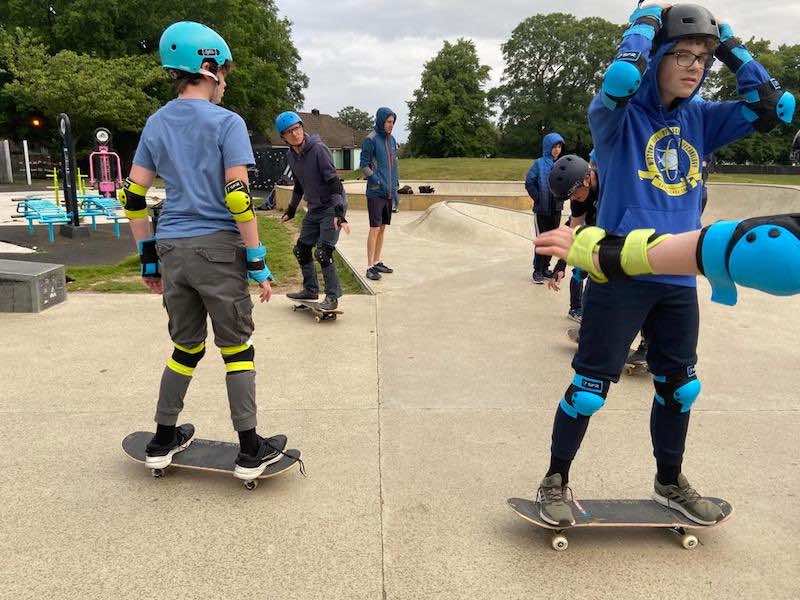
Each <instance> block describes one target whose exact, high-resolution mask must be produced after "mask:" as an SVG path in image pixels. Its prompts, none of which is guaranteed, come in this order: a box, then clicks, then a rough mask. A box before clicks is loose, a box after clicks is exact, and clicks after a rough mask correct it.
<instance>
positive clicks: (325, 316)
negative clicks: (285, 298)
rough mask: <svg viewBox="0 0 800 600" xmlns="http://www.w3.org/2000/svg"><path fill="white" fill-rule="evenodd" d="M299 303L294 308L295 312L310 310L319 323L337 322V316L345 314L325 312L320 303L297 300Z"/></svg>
mask: <svg viewBox="0 0 800 600" xmlns="http://www.w3.org/2000/svg"><path fill="white" fill-rule="evenodd" d="M294 302H297V304H295V305H294V306H293V307H292V310H293V311H298V310H308V311H311V313H312V314H313V315H314V320H315V321H316V322H317V323H319V322H321V321H335V320H336V315H341V314H343V313H342V311H341V310H339V309H336V310H323V309H322V308H320V306H319V302H311V301H310V300H295V301H294Z"/></svg>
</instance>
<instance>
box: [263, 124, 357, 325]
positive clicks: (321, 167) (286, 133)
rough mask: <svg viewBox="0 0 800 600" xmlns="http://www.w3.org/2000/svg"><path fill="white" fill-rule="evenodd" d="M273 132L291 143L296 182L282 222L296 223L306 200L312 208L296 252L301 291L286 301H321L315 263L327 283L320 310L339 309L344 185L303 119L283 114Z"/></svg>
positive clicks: (291, 165) (325, 149)
mask: <svg viewBox="0 0 800 600" xmlns="http://www.w3.org/2000/svg"><path fill="white" fill-rule="evenodd" d="M275 129H276V130H277V131H278V134H279V135H280V136H281V139H283V141H285V142H286V143H287V144H289V149H288V150H287V151H286V162H287V164H288V165H289V169H290V170H291V172H292V179H294V191H293V192H292V199H291V201H290V202H289V206H288V207H287V208H286V212H285V213H284V214H283V217H282V220H283V221H288V220H289V219H293V218H294V216H295V213H296V212H297V207H298V206H299V205H300V200H302V199H303V198H305V200H306V204H307V205H308V212H307V213H306V216H305V218H304V219H303V224H302V225H301V226H300V236H299V237H298V238H297V243H296V244H295V246H294V249H293V252H294V256H295V258H297V262H298V263H299V264H300V270H301V272H302V273H303V289H302V290H300V291H298V292H291V293H289V294H286V297H287V298H291V299H292V300H316V299H317V298H318V297H319V283H318V281H317V269H316V267H315V266H314V259H315V258H316V259H317V262H318V263H319V266H320V268H321V269H322V279H323V281H324V282H325V299H324V300H323V301H322V302H320V305H319V306H320V308H322V309H323V310H335V309H336V308H337V307H338V306H339V298H340V297H341V295H342V287H341V285H340V284H339V275H338V274H337V273H336V265H335V264H334V262H333V253H334V250H336V243H337V242H338V241H339V230H340V229H344V230H345V232H346V233H348V234H349V233H350V225H348V223H347V218H346V214H347V202H346V200H345V193H344V186H342V180H341V179H339V175H338V174H337V173H336V167H335V166H334V164H333V158H332V157H331V151H330V150H329V149H328V147H327V146H326V145H325V144H323V143H322V139H321V138H320V137H319V136H318V135H309V134H308V133H306V132H305V129H304V128H303V121H302V120H301V119H300V115H298V114H297V113H296V112H292V111H286V112H282V113H281V114H279V115H278V116H277V118H276V119H275ZM315 247H316V249H315Z"/></svg>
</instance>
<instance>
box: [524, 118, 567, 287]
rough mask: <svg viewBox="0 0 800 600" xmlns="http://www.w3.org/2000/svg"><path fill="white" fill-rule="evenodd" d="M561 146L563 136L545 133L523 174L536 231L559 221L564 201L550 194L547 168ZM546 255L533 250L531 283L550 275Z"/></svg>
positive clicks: (560, 150)
mask: <svg viewBox="0 0 800 600" xmlns="http://www.w3.org/2000/svg"><path fill="white" fill-rule="evenodd" d="M563 149H564V138H563V137H561V136H560V135H559V134H558V133H548V134H547V135H546V136H544V138H543V139H542V156H541V158H538V159H536V160H535V161H534V162H533V164H532V165H531V168H530V169H528V174H527V175H526V176H525V190H526V191H527V192H528V195H529V196H530V197H531V200H532V201H533V212H534V214H535V215H536V228H537V229H538V230H539V233H544V232H545V231H550V230H551V229H555V228H556V227H558V226H559V225H560V224H561V209H562V208H563V206H564V201H563V200H559V199H557V198H555V197H554V196H553V194H551V193H550V171H552V170H553V163H555V161H556V160H558V157H559V156H561V152H562V150H563ZM552 276H553V273H552V271H550V257H549V256H542V255H538V254H536V253H534V255H533V277H532V278H533V283H535V284H537V285H542V284H543V283H544V279H545V277H552Z"/></svg>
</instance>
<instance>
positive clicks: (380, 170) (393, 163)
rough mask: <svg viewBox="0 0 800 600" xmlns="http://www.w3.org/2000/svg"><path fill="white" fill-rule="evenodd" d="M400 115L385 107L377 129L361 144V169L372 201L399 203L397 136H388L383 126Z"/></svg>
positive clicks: (376, 122) (379, 117)
mask: <svg viewBox="0 0 800 600" xmlns="http://www.w3.org/2000/svg"><path fill="white" fill-rule="evenodd" d="M389 117H394V119H395V123H397V115H396V114H395V113H394V111H392V109H391V108H386V107H385V106H384V107H381V108H379V109H378V113H377V115H376V116H375V128H374V131H371V132H370V134H369V135H368V136H367V137H366V139H364V142H363V143H362V144H361V162H360V163H359V168H360V169H361V171H362V173H364V176H365V177H366V178H367V196H368V197H370V198H389V199H391V200H392V201H393V202H394V203H395V204H396V203H397V188H399V187H400V179H399V176H398V173H397V141H395V139H394V136H393V135H386V131H385V130H384V128H383V126H384V123H386V119H388V118H389Z"/></svg>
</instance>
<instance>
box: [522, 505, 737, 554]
mask: <svg viewBox="0 0 800 600" xmlns="http://www.w3.org/2000/svg"><path fill="white" fill-rule="evenodd" d="M706 500H710V501H711V502H713V503H714V504H716V505H718V506H719V507H720V508H721V509H722V513H723V515H724V516H723V518H722V519H721V520H720V521H718V522H716V523H714V524H713V525H700V524H699V523H695V522H694V521H692V520H690V519H689V518H688V517H685V516H684V515H683V514H681V513H679V512H678V511H676V510H673V509H670V508H667V507H665V506H662V505H661V504H659V503H658V502H656V501H655V500H573V501H572V514H573V515H574V517H575V524H574V525H572V526H571V527H567V528H564V527H560V526H558V525H552V524H550V523H548V522H546V521H544V520H542V517H541V516H540V515H539V503H538V502H533V501H531V500H525V499H523V498H509V499H508V505H509V506H510V507H511V509H512V510H513V511H514V512H515V513H517V514H518V515H519V516H520V517H522V518H523V519H525V520H526V521H528V522H529V523H533V524H534V525H537V526H539V527H543V528H545V529H550V530H552V531H553V537H552V540H551V545H552V546H553V549H554V550H566V549H567V546H568V545H569V542H568V541H567V536H566V534H565V532H566V531H567V530H568V529H574V528H577V527H656V528H664V529H668V530H670V531H672V532H673V533H676V534H678V535H680V536H681V544H682V545H683V547H684V548H686V549H687V550H691V549H693V548H696V547H697V545H698V544H699V541H698V539H697V536H695V535H692V534H691V533H688V530H690V529H707V528H709V527H716V526H717V525H721V524H722V523H725V522H726V521H727V520H728V519H729V518H730V516H731V515H732V514H733V506H731V505H730V504H729V503H728V502H726V501H725V500H721V499H719V498H706Z"/></svg>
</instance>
